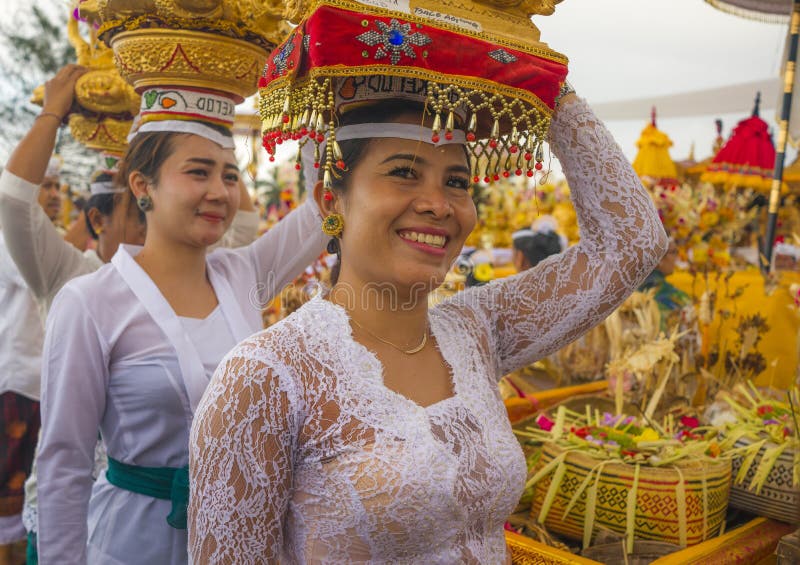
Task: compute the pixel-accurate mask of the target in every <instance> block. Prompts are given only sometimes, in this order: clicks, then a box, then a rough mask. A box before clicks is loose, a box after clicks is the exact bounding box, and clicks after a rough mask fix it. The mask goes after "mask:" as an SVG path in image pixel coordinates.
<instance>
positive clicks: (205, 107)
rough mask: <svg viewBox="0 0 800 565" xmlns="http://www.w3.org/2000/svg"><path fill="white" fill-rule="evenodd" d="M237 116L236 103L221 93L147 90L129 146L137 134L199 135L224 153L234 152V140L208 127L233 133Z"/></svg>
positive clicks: (173, 88)
mask: <svg viewBox="0 0 800 565" xmlns="http://www.w3.org/2000/svg"><path fill="white" fill-rule="evenodd" d="M235 112H236V104H235V103H234V101H233V100H232V99H231V98H230V97H228V96H225V95H223V94H221V93H218V92H208V91H204V90H198V89H191V88H175V87H152V88H148V89H146V90H145V91H144V92H142V104H141V107H140V109H139V114H138V115H137V116H136V118H135V119H134V122H133V125H132V127H131V132H130V134H129V135H128V142H129V143H130V141H131V140H132V139H133V138H134V137H135V136H136V135H137V134H138V133H144V132H152V131H166V132H176V133H191V134H194V135H199V136H200V137H204V138H206V139H210V140H211V141H213V142H214V143H216V144H217V145H219V146H221V147H222V148H223V149H233V148H234V143H233V137H229V136H226V135H223V134H221V133H220V132H218V131H217V130H215V129H214V128H212V127H210V126H209V125H207V123H213V124H217V125H220V126H223V127H226V128H228V129H230V128H232V127H233V121H234V117H235ZM204 122H207V123H204Z"/></svg>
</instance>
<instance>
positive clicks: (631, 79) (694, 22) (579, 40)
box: [3, 0, 793, 160]
mask: <svg viewBox="0 0 800 565" xmlns="http://www.w3.org/2000/svg"><path fill="white" fill-rule="evenodd" d="M3 4H4V6H6V7H7V9H13V8H18V9H24V7H27V6H29V5H30V4H29V1H28V0H3ZM534 23H535V24H536V25H537V26H538V27H539V29H540V30H541V32H542V40H543V41H545V42H546V43H548V44H549V45H550V47H552V48H553V49H556V50H557V51H560V52H562V53H564V54H566V55H567V56H568V57H569V59H570V64H569V67H570V74H569V80H570V82H571V83H572V85H573V86H574V87H575V88H576V90H577V92H578V93H579V94H580V95H581V96H583V97H584V98H586V99H587V100H588V101H589V103H590V104H591V105H593V106H594V107H596V109H597V111H598V113H599V114H600V116H601V118H602V117H603V116H602V111H601V110H602V109H603V108H605V107H607V106H608V103H612V102H621V101H627V100H634V99H637V100H639V102H641V101H642V99H644V101H647V100H648V99H649V98H651V97H652V98H657V97H663V96H664V95H670V94H677V93H690V92H695V91H702V90H706V89H712V88H716V87H726V86H730V85H735V84H739V83H748V82H752V81H767V80H772V81H778V74H779V70H780V66H781V60H782V57H783V44H784V39H785V36H786V33H787V25H785V24H783V25H781V24H769V23H762V22H756V21H751V20H746V19H742V18H738V17H735V16H732V15H729V14H726V13H723V12H720V11H718V10H716V9H714V8H712V7H711V6H710V5H708V4H707V3H705V2H704V1H703V0H563V2H561V3H560V4H558V6H557V7H556V12H555V14H554V15H552V16H549V17H538V18H536V19H534ZM745 90H746V89H745ZM699 96H701V97H702V96H703V95H702V94H700V95H699ZM742 96H743V98H741V100H739V99H738V98H737V99H736V100H735V101H732V100H727V99H726V102H727V103H728V104H727V105H728V106H731V105H732V102H735V103H733V108H729V109H730V110H732V111H730V112H726V113H723V114H714V113H709V114H706V115H700V116H690V117H682V118H681V117H661V118H659V120H658V126H659V129H661V130H662V131H664V132H665V133H667V134H668V135H669V136H670V137H671V139H672V141H673V143H674V146H673V148H672V150H671V155H672V158H673V159H674V160H681V159H683V158H685V157H686V156H687V155H688V153H689V149H690V146H691V145H692V143H694V145H695V148H696V149H695V156H696V157H697V159H698V160H699V159H702V158H705V157H707V156H709V154H710V152H711V145H712V143H713V140H714V137H715V135H716V132H715V129H714V119H715V118H718V117H719V118H722V120H723V124H724V132H723V134H724V135H725V136H726V137H727V135H729V134H730V131H731V129H732V128H733V126H734V125H735V124H736V123H737V122H738V121H739V120H741V119H743V118H745V117H747V116H749V115H750V112H751V110H752V101H753V98H754V97H755V92H754V91H753V92H752V93H751V94H747V93H745V94H742ZM707 98H708V96H707ZM775 102H776V101H775V99H774V96H769V97H765V99H764V100H763V101H762V112H761V115H762V117H763V118H764V119H765V120H767V121H768V123H770V125H771V126H772V127H773V128H775V127H776V126H775V119H774V115H775V110H774V107H775V105H776V103H775ZM705 103H706V106H708V102H707V100H705ZM739 103H740V104H739ZM739 105H740V106H741V107H738V106H739ZM640 106H641V115H635V116H631V118H632V119H626V120H618V119H613V120H606V124H607V126H608V127H609V129H610V130H611V132H612V134H613V135H614V137H615V138H616V139H617V141H618V142H619V144H620V145H621V147H622V148H623V150H624V151H625V153H626V155H627V156H628V157H629V158H630V159H633V158H634V157H635V155H636V147H635V142H636V140H637V138H638V137H639V133H640V132H641V130H642V128H643V127H644V126H645V125H646V123H647V122H648V120H649V109H648V108H649V104H644V105H642V104H639V105H638V106H637V108H639V107H640ZM623 107H624V105H623ZM711 108H712V109H713V108H714V105H713V104H711ZM673 111H674V108H673ZM712 111H713V110H712ZM673 113H674V112H673ZM790 156H793V155H792V154H790Z"/></svg>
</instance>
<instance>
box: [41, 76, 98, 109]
mask: <svg viewBox="0 0 800 565" xmlns="http://www.w3.org/2000/svg"><path fill="white" fill-rule="evenodd" d="M88 70H89V69H87V68H86V67H82V66H80V65H72V64H70V65H65V66H64V67H62V68H61V70H59V71H58V72H57V73H56V74H55V76H54V77H53V78H51V79H50V80H48V81H47V82H46V83H45V85H44V105H43V106H44V107H43V111H44V112H49V113H53V114H56V115H58V116H62V117H63V116H66V115H67V113H68V112H69V111H70V108H72V103H73V101H74V100H75V83H76V82H77V81H78V79H79V78H81V77H82V76H83V75H84V74H86V72H87V71H88Z"/></svg>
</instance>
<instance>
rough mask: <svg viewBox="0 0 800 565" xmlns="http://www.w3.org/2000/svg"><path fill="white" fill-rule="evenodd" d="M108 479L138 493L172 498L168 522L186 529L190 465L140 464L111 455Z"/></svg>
mask: <svg viewBox="0 0 800 565" xmlns="http://www.w3.org/2000/svg"><path fill="white" fill-rule="evenodd" d="M106 479H108V482H109V483H111V484H112V485H114V486H116V487H119V488H121V489H125V490H129V491H131V492H135V493H137V494H144V495H146V496H152V497H153V498H160V499H162V500H171V501H172V511H171V512H170V513H169V516H167V524H169V525H170V526H172V527H173V528H176V529H178V530H185V529H186V514H187V509H188V507H189V466H188V465H187V466H186V467H181V468H180V469H173V468H172V467H139V466H137V465H128V464H127V463H122V462H121V461H117V460H116V459H113V458H111V457H109V458H108V470H107V471H106Z"/></svg>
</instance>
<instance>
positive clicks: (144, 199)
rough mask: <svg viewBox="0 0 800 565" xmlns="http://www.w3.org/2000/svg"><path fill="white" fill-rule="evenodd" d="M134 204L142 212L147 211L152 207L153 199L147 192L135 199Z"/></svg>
mask: <svg viewBox="0 0 800 565" xmlns="http://www.w3.org/2000/svg"><path fill="white" fill-rule="evenodd" d="M136 205H137V206H138V207H139V210H141V211H142V212H149V211H150V210H152V209H153V199H152V198H150V196H149V195H148V194H143V195H142V196H140V197H139V198H137V199H136Z"/></svg>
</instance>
